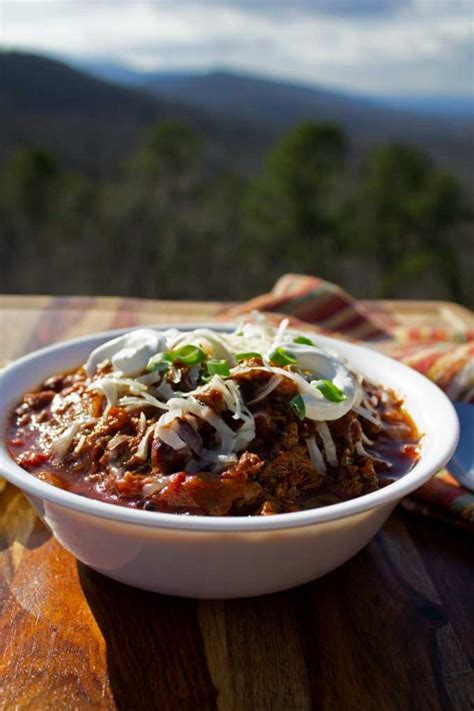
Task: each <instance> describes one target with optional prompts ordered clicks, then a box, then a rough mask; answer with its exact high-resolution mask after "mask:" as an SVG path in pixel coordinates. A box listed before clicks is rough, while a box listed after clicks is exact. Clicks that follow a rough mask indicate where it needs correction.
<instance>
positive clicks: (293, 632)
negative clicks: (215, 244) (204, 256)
mask: <svg viewBox="0 0 474 711" xmlns="http://www.w3.org/2000/svg"><path fill="white" fill-rule="evenodd" d="M2 306H3V311H2V312H1V318H2V319H3V320H5V319H6V320H7V322H8V334H9V338H8V339H7V342H6V343H3V344H2V347H3V354H2V355H3V357H5V359H8V358H13V357H15V356H17V355H19V354H20V353H22V352H24V351H25V350H28V349H31V348H33V347H38V346H39V345H44V344H46V343H48V342H51V341H52V340H59V339H63V338H69V337H71V336H74V335H79V334H81V333H85V332H88V331H91V330H99V329H102V328H104V329H105V328H110V327H114V326H119V325H128V324H130V323H135V324H139V323H140V324H142V323H157V322H159V320H160V319H161V321H162V322H164V321H166V320H172V319H175V320H185V319H186V320H192V319H193V318H196V319H203V318H212V317H213V316H214V315H215V314H217V313H218V312H219V310H220V309H221V308H222V304H214V305H208V304H202V305H196V304H192V305H188V304H183V303H181V304H179V305H174V306H173V307H171V306H170V305H169V304H167V303H166V304H164V303H161V304H158V305H157V304H153V303H150V302H128V301H125V300H117V299H116V300H113V299H87V300H84V299H79V298H77V297H75V298H73V299H64V298H61V299H49V298H46V297H44V298H43V297H41V298H39V299H36V298H34V297H21V298H19V299H17V298H16V297H15V298H13V297H11V298H9V299H6V301H3V302H2ZM457 315H458V317H459V313H457ZM2 327H3V323H2ZM472 563H473V556H472V539H469V538H468V537H467V536H466V534H463V533H458V532H455V531H453V530H451V529H448V528H443V527H440V526H436V525H435V524H433V523H432V522H430V521H426V520H424V519H419V518H416V517H413V516H410V515H409V514H406V513H402V512H400V511H397V512H395V514H394V515H392V517H391V518H390V520H389V521H388V523H387V524H386V526H385V527H384V528H383V530H382V531H381V532H380V533H379V535H378V536H377V537H376V538H375V539H374V540H373V541H372V542H371V543H370V544H369V546H367V547H366V548H365V549H364V550H363V551H362V552H361V553H359V554H358V555H357V556H356V557H355V558H353V559H352V560H351V561H349V562H348V563H347V564H346V565H344V566H342V567H341V568H339V569H337V570H336V571H334V572H333V573H331V574H330V575H327V576H325V577H324V578H322V579H320V580H316V581H314V582H312V583H309V584H307V585H304V586H301V587H299V588H296V589H294V590H290V591H286V592H282V593H278V594H275V595H270V596H265V597H261V598H254V599H249V600H229V601H224V602H223V601H199V602H197V601H194V600H182V599H178V598H172V597H166V596H162V595H156V594H151V593H146V592H143V591H140V590H136V589H133V588H130V587H128V586H125V585H122V584H120V583H117V582H115V581H112V580H109V579H107V578H105V577H103V576H102V575H100V574H98V573H96V572H94V571H92V570H90V569H88V568H87V567H86V566H84V565H82V564H79V563H77V562H76V561H75V560H74V558H73V557H72V556H71V555H70V554H69V553H67V552H66V551H65V550H64V549H63V548H62V547H61V546H60V545H59V544H58V543H57V542H56V541H55V540H54V539H53V538H52V537H51V536H50V535H49V533H48V531H47V530H46V529H45V528H44V527H43V526H42V524H41V523H40V522H39V520H38V519H37V518H36V517H35V515H34V512H33V510H32V509H31V507H30V506H29V504H28V502H27V501H26V499H25V498H24V497H23V495H22V494H21V493H20V492H18V491H17V490H15V489H14V488H13V487H12V486H10V485H7V486H6V488H5V489H4V491H3V492H2V493H0V709H2V710H3V709H5V711H10V710H14V709H20V710H22V709H38V710H41V711H43V710H45V711H46V710H48V709H51V710H53V709H54V710H56V709H67V710H68V711H69V710H70V709H79V710H81V709H104V710H109V709H111V710H113V709H127V710H128V709H145V710H146V709H159V710H161V709H165V710H166V709H172V710H174V709H177V710H178V709H179V710H181V709H185V710H186V709H193V710H195V709H198V710H201V709H203V710H204V711H206V710H207V709H218V711H241V710H244V711H245V710H247V709H249V710H251V711H254V710H256V711H259V710H260V709H262V710H263V711H266V710H267V709H268V711H280V710H281V711H293V709H294V710H295V711H299V710H301V711H303V710H305V711H306V710H308V709H323V710H327V711H334V710H335V711H339V709H340V710H341V711H346V709H349V710H350V711H359V710H360V711H371V710H372V709H373V710H374V711H385V710H387V711H392V710H394V711H398V710H400V711H405V710H407V709H417V710H418V709H420V710H422V711H424V710H425V709H426V710H427V711H438V710H439V711H444V710H445V709H448V710H453V711H458V710H459V711H471V710H472V708H474V672H473V668H474V614H473V600H474V577H473V567H472Z"/></svg>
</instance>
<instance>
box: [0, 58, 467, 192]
mask: <svg viewBox="0 0 474 711" xmlns="http://www.w3.org/2000/svg"><path fill="white" fill-rule="evenodd" d="M87 71H88V74H86V73H85V72H84V71H79V70H77V69H73V68H71V67H70V66H67V65H66V64H64V63H62V62H58V61H53V60H51V59H46V58H44V57H38V56H34V55H27V54H22V53H13V52H10V53H3V54H0V101H1V103H2V106H3V107H4V108H3V112H2V117H1V118H0V151H1V152H4V151H5V148H7V147H8V146H11V145H18V144H20V143H24V142H26V141H28V142H30V143H31V142H36V143H41V144H43V145H45V146H46V147H49V148H53V149H54V150H56V151H57V152H58V153H59V154H60V155H61V156H64V158H65V159H66V160H68V161H69V160H72V161H73V162H74V163H77V162H82V163H84V162H85V161H86V160H87V162H89V163H93V162H95V163H97V161H100V163H101V165H102V166H103V168H104V169H106V168H107V165H108V164H109V163H110V161H111V160H114V159H116V158H119V157H121V156H123V155H126V154H127V151H128V150H129V149H130V146H131V145H132V144H133V142H134V139H135V137H136V135H137V133H138V129H141V128H143V127H144V126H146V125H147V124H150V123H152V122H153V121H156V120H159V119H162V118H170V117H173V118H178V119H182V120H185V121H186V122H188V123H191V124H192V125H193V126H194V127H196V128H198V129H199V130H200V131H202V132H203V133H205V134H206V135H207V136H208V137H209V138H210V139H211V144H212V146H213V153H214V157H215V158H216V160H217V159H218V160H221V159H222V160H229V161H230V162H231V163H232V167H235V168H237V169H238V170H241V169H252V167H253V166H255V165H256V164H257V163H258V161H259V159H260V156H261V155H262V154H263V152H264V151H265V150H266V149H267V148H268V146H269V145H270V144H271V143H272V142H273V141H274V140H275V138H276V137H277V136H278V135H279V134H281V133H282V132H283V131H284V130H286V129H288V128H289V127H291V126H293V125H295V124H296V123H299V122H301V121H304V120H308V119H310V120H316V121H335V122H337V123H339V124H340V125H341V126H342V127H343V128H344V130H345V131H346V132H347V133H348V135H349V137H350V138H351V140H352V142H353V144H354V147H355V153H356V155H357V154H359V155H360V154H362V153H363V152H364V151H365V150H366V149H367V148H369V147H371V146H373V145H374V144H379V143H382V142H386V141H389V140H399V141H400V140H401V141H404V142H406V143H409V144H412V145H417V146H420V147H421V148H423V149H425V150H426V151H428V153H429V154H430V155H431V156H432V157H433V158H434V159H435V160H436V161H437V162H438V163H439V164H440V165H442V166H444V167H445V168H447V169H449V170H451V171H452V172H454V173H455V174H457V175H458V176H459V177H460V178H461V179H462V180H463V181H464V182H465V183H467V184H470V185H471V186H472V185H473V184H474V176H473V169H472V164H473V122H469V121H468V120H462V119H459V118H458V117H454V116H450V117H448V116H446V117H433V116H428V115H424V114H420V113H415V112H414V113H409V112H406V111H401V110H395V109H392V108H388V107H384V106H382V105H380V104H378V103H377V102H376V101H375V100H372V99H368V98H366V97H359V96H351V95H345V94H342V93H339V92H335V91H329V90H326V89H319V88H314V87H310V86H305V85H297V84H290V83H287V82H281V81H275V80H270V79H264V78H259V77H254V76H244V75H240V74H235V73H232V72H223V71H219V72H210V73H207V74H193V73H176V72H173V73H169V72H165V73H146V72H145V73H140V72H136V71H133V70H130V69H129V68H127V67H123V66H120V65H116V64H94V65H92V64H88V65H87ZM91 74H95V77H93V76H91ZM98 76H101V77H102V78H101V79H99V78H97V77H98ZM104 77H106V79H107V81H105V80H104Z"/></svg>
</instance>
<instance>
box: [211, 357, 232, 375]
mask: <svg viewBox="0 0 474 711" xmlns="http://www.w3.org/2000/svg"><path fill="white" fill-rule="evenodd" d="M207 372H208V373H209V375H223V376H224V377H225V376H226V375H230V368H229V364H228V362H227V361H226V360H210V361H208V363H207Z"/></svg>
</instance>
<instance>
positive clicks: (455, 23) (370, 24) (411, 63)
mask: <svg viewBox="0 0 474 711" xmlns="http://www.w3.org/2000/svg"><path fill="white" fill-rule="evenodd" d="M0 3H1V10H0V12H1V42H2V46H3V47H5V48H7V49H8V48H14V49H27V50H30V51H38V52H41V53H43V54H50V55H54V56H63V57H64V56H68V57H71V58H72V59H74V60H75V61H78V60H79V61H90V60H94V61H100V62H117V63H120V64H123V65H126V66H129V67H131V68H134V69H141V70H147V71H150V70H157V71H165V70H167V71H168V70H193V71H204V70H209V69H216V68H225V69H233V70H237V71H245V72H247V73H257V74H261V75H265V76H271V77H280V78H284V79H287V80H296V81H299V82H305V83H312V84H318V85H325V86H328V87H334V88H337V89H342V90H345V91H350V92H353V93H364V94H369V95H370V94H374V95H375V94H378V95H394V94H396V95H402V94H419V93H422V94H424V95H427V94H434V95H443V96H450V95H453V96H454V95H469V94H471V93H472V92H473V91H474V87H473V75H474V0H285V1H284V0H0Z"/></svg>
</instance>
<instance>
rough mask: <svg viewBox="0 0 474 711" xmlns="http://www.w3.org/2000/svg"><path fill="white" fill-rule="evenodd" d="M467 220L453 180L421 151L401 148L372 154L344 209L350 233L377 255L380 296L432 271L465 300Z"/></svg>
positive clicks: (379, 150) (375, 151) (368, 250)
mask: <svg viewBox="0 0 474 711" xmlns="http://www.w3.org/2000/svg"><path fill="white" fill-rule="evenodd" d="M465 216H467V211H466V209H465V204H464V199H463V195H462V192H461V189H460V186H459V184H458V182H457V180H456V179H455V178H453V177H452V176H450V175H447V174H445V173H442V172H440V171H439V170H437V169H436V168H435V167H434V166H433V165H432V163H431V162H430V160H429V159H428V158H427V156H426V155H425V154H424V153H422V152H421V151H419V150H417V149H415V148H411V147H407V146H404V145H400V144H391V145H388V146H383V147H381V148H378V149H376V150H374V151H373V152H372V153H371V154H370V155H369V157H368V161H367V165H366V167H365V171H364V174H363V176H362V179H361V181H360V183H359V189H358V190H357V191H356V192H355V194H354V196H353V198H352V202H351V209H349V210H347V211H346V220H347V222H348V225H347V231H348V233H349V235H350V237H351V238H352V239H353V241H354V243H355V244H357V245H359V247H360V248H361V249H362V250H365V251H366V252H371V253H372V254H374V255H375V257H376V259H377V261H378V263H379V265H380V267H381V271H382V279H381V286H380V292H379V293H380V294H381V295H382V296H394V295H395V294H396V293H398V292H399V291H400V289H402V288H403V287H404V286H407V285H409V284H410V283H412V282H413V280H415V279H419V278H420V276H421V277H423V274H424V273H425V272H426V270H428V269H433V270H434V271H435V273H436V277H437V279H439V280H440V281H441V282H444V283H445V284H446V285H447V286H448V287H449V289H450V291H451V294H452V296H453V297H454V298H457V299H461V298H462V290H461V288H460V284H459V279H458V276H457V275H458V274H459V268H458V266H457V259H458V255H460V254H461V252H462V250H461V244H460V241H461V233H460V232H459V231H457V230H456V228H458V227H459V225H460V223H461V221H462V220H463V218H464V217H465Z"/></svg>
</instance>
